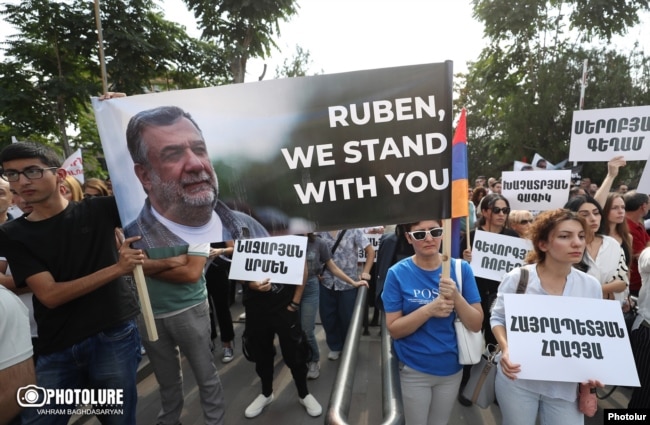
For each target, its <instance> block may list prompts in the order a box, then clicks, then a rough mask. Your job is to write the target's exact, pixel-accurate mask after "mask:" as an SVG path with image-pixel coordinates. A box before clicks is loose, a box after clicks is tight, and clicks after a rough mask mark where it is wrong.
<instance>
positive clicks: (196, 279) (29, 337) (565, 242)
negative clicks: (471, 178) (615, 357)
mask: <svg viewBox="0 0 650 425" xmlns="http://www.w3.org/2000/svg"><path fill="white" fill-rule="evenodd" d="M127 140H128V143H129V152H130V154H131V156H132V159H133V161H134V163H135V171H136V175H137V177H138V179H139V181H140V183H141V184H142V187H143V189H144V190H145V191H146V193H147V200H146V202H145V204H144V205H143V206H142V210H141V212H140V214H139V215H138V217H137V219H136V220H134V221H133V222H131V223H121V222H120V219H119V215H118V211H117V204H116V202H115V199H114V197H113V196H112V192H111V188H110V181H102V180H100V179H88V180H86V181H85V182H84V184H80V183H79V181H77V180H76V179H75V178H73V177H70V176H67V175H66V172H65V170H63V169H62V168H61V160H60V158H58V156H57V155H56V154H55V153H54V152H53V151H52V150H51V149H49V148H47V147H45V146H43V145H40V144H36V143H30V142H21V143H16V144H12V145H10V146H8V147H6V148H5V149H4V150H2V152H0V166H1V167H2V180H0V222H1V223H3V224H2V225H0V256H1V257H0V272H2V274H1V275H0V306H2V308H3V310H2V314H3V315H5V316H6V314H11V317H10V319H11V320H5V319H4V318H3V319H1V320H0V341H2V347H1V348H0V382H2V385H1V386H0V387H1V388H0V424H5V423H9V424H22V423H25V424H33V423H44V424H67V423H68V420H69V415H66V414H52V415H39V414H37V411H36V409H35V408H33V407H27V408H24V409H21V405H20V403H17V399H16V394H17V391H18V389H19V388H25V387H27V386H28V385H38V386H40V387H45V388H70V389H77V388H88V389H102V388H104V389H105V388H119V389H121V390H123V394H124V396H123V399H124V404H123V414H122V415H120V416H119V417H116V416H113V415H110V414H106V415H98V417H99V419H100V421H101V422H102V423H106V424H113V423H114V424H118V423H120V424H135V413H136V403H137V386H136V371H137V366H138V363H139V362H140V360H141V356H142V351H141V348H142V347H141V344H142V345H144V349H145V352H146V354H147V356H149V360H150V362H151V364H152V366H153V371H154V374H155V377H156V379H157V381H158V384H159V391H160V399H161V409H160V413H159V415H158V419H157V423H158V424H163V425H176V424H179V423H180V418H181V413H182V410H183V402H184V394H183V388H182V387H183V376H182V372H181V369H180V356H181V355H183V356H185V357H186V358H187V360H188V362H189V364H190V366H191V369H192V372H193V373H194V375H195V378H196V381H197V384H198V387H199V398H200V401H201V406H202V408H203V414H204V419H205V423H206V424H223V423H224V412H225V409H227V408H228V406H227V405H226V403H225V397H224V389H223V388H222V385H221V381H220V378H219V373H218V368H217V364H216V360H215V359H218V358H220V359H221V362H223V363H228V362H230V361H232V360H233V358H234V357H235V356H236V355H237V354H238V353H239V352H240V350H237V351H236V350H235V341H234V336H235V333H234V328H233V322H232V317H231V315H230V306H231V304H232V301H233V299H234V296H233V292H234V291H236V290H237V288H238V285H239V286H241V288H242V302H243V304H244V307H245V312H246V314H245V330H244V338H243V341H242V345H243V346H242V347H240V349H241V352H243V353H244V354H245V355H246V357H247V358H248V359H249V360H250V361H251V362H252V364H251V367H254V369H255V371H256V373H257V374H258V376H259V378H260V392H259V394H258V395H255V394H251V403H250V405H249V406H248V407H247V408H246V409H245V412H242V414H243V415H244V416H245V417H246V418H253V417H256V416H258V415H260V414H262V413H263V411H264V408H265V407H266V406H268V405H269V404H270V403H272V402H273V400H274V393H273V374H274V357H275V355H276V352H275V348H274V339H275V336H276V335H277V336H278V339H279V345H280V351H281V355H282V358H283V360H284V363H285V364H286V366H287V367H288V368H289V369H290V371H291V375H292V377H293V380H294V383H295V386H296V389H297V393H298V400H297V402H298V403H297V404H299V405H301V406H303V407H304V409H305V411H306V413H307V414H308V415H310V416H314V417H315V416H320V415H321V414H322V410H323V409H322V406H321V404H322V402H324V400H320V401H318V400H316V398H315V397H314V396H313V395H312V394H311V393H310V391H309V388H308V382H309V380H314V379H317V378H319V376H320V361H321V356H320V352H319V349H318V344H317V343H316V340H315V336H314V328H315V322H316V316H317V314H319V315H320V319H321V322H322V325H323V329H324V332H325V340H326V344H327V347H328V349H329V352H328V353H327V359H328V361H337V360H338V359H339V357H340V355H341V352H342V351H343V349H344V342H345V337H346V335H347V333H348V329H349V326H350V321H351V317H352V313H353V308H354V303H355V299H356V294H357V290H358V288H359V287H360V286H368V285H369V284H370V285H372V286H373V289H374V291H375V292H376V294H377V296H376V299H374V298H373V299H372V300H371V302H372V303H373V305H374V307H375V308H376V309H383V310H384V311H385V312H386V315H385V320H386V325H387V328H388V330H389V333H390V335H391V337H392V338H393V341H394V350H395V353H396V356H397V357H398V359H399V362H400V363H399V364H400V381H401V386H402V396H403V400H404V407H405V414H406V419H407V423H408V424H420V423H421V424H434V423H435V424H438V423H440V424H445V423H447V422H448V420H449V417H450V415H451V407H452V404H453V403H452V402H453V400H454V399H458V401H459V402H460V403H461V404H462V405H464V406H469V405H471V404H472V402H471V401H470V400H468V399H467V398H465V397H464V396H463V395H462V391H463V387H464V386H465V385H466V384H467V381H468V379H469V375H470V368H469V367H465V368H463V366H462V365H460V364H459V363H458V360H457V350H458V348H457V346H456V342H455V331H454V326H453V322H454V319H455V318H456V317H458V318H459V319H460V320H461V321H462V322H463V323H464V324H465V326H466V327H467V328H471V329H473V330H479V329H481V330H482V331H483V332H484V335H485V339H486V342H487V343H490V344H499V346H500V347H501V350H502V357H501V360H500V364H499V373H498V375H497V381H496V382H497V385H496V389H497V400H498V403H499V406H500V408H501V411H502V414H503V423H505V424H521V423H531V424H534V423H535V420H536V418H537V416H538V412H541V413H539V415H541V418H540V420H542V422H543V423H582V422H581V421H582V420H583V417H582V413H580V412H579V411H578V409H577V399H576V393H577V391H576V390H577V384H578V383H575V384H573V383H564V384H558V383H554V382H546V381H535V382H533V383H531V381H527V380H523V379H522V380H516V379H515V378H516V376H517V373H518V372H519V370H520V365H518V364H514V363H512V362H511V361H510V360H509V356H508V339H507V330H506V327H504V316H503V295H504V294H505V293H508V292H515V289H516V286H517V285H516V284H517V281H518V280H519V278H520V274H519V273H520V272H519V269H516V270H513V271H510V272H508V273H507V274H506V275H505V276H504V277H503V279H502V280H500V281H497V280H491V279H486V278H482V277H475V276H474V273H473V271H472V268H471V266H470V264H469V263H470V262H471V261H472V243H473V241H474V237H475V235H476V232H477V231H484V232H490V233H494V234H499V235H504V236H509V237H513V238H525V239H528V240H530V241H531V243H532V246H533V250H532V251H531V253H530V255H529V258H527V264H528V265H527V266H526V267H527V268H528V269H529V273H530V277H529V280H528V291H529V293H535V294H542V295H564V296H580V297H589V298H604V299H610V300H615V301H617V302H618V303H620V306H621V309H622V311H623V312H624V313H626V315H628V316H629V317H630V318H631V319H630V340H631V344H632V350H633V353H634V356H635V362H636V368H637V371H638V374H639V378H640V379H641V387H639V388H635V389H634V390H633V393H632V397H631V400H630V403H629V407H630V408H650V365H649V362H650V355H649V353H650V293H649V292H650V289H649V287H650V284H648V283H647V280H648V279H649V277H650V235H649V234H648V231H647V230H646V229H647V227H648V225H650V220H649V219H648V217H647V216H648V212H649V211H650V201H649V198H648V195H647V194H642V193H639V192H637V191H635V190H630V189H629V188H628V185H627V184H625V183H624V182H620V181H617V180H616V179H617V175H618V169H619V168H620V167H621V166H624V165H625V161H622V160H621V159H620V158H614V159H613V160H612V161H610V162H609V163H608V174H607V177H606V178H605V180H604V181H603V182H602V184H601V185H600V186H598V185H597V184H596V183H595V182H592V181H591V180H590V179H588V178H586V177H585V178H583V179H582V180H581V181H580V183H579V184H576V185H575V186H574V187H572V188H571V190H570V191H569V199H568V201H567V204H566V205H565V208H563V209H558V210H553V211H547V212H541V213H540V212H537V211H528V210H521V209H520V210H511V208H510V202H509V200H508V199H507V198H506V197H505V196H504V195H503V194H502V187H501V182H500V181H499V179H498V178H493V177H491V178H485V177H483V176H479V177H478V178H476V180H475V182H474V183H475V185H474V187H473V188H470V190H469V192H468V203H469V205H470V208H469V211H470V214H471V215H470V216H469V217H467V218H466V220H467V224H468V226H467V229H469V232H466V231H463V233H462V236H461V241H460V246H462V247H465V249H463V250H462V253H461V255H460V257H461V258H458V259H454V260H453V261H452V263H453V264H454V266H455V267H454V268H453V270H452V272H451V274H450V276H449V277H444V276H443V275H442V261H443V256H442V254H443V252H442V247H441V240H442V238H443V236H447V235H443V227H442V221H441V220H440V218H438V217H430V218H428V219H426V220H422V221H419V222H415V223H401V224H398V225H396V226H386V231H385V233H384V234H383V236H382V238H381V241H380V245H379V250H378V254H377V261H376V263H375V262H374V259H375V250H374V248H373V247H372V244H371V243H370V241H369V240H368V238H367V237H366V236H365V234H366V233H369V229H341V230H335V231H330V232H322V233H308V232H305V234H306V235H307V236H308V238H309V243H308V248H307V258H306V265H305V273H304V281H303V285H286V284H279V283H277V282H272V281H271V280H270V279H263V280H261V281H256V282H241V281H239V282H232V281H230V280H229V278H228V271H229V268H230V259H231V257H232V254H233V243H232V241H233V240H238V239H245V238H256V237H265V236H268V235H271V234H277V233H278V232H279V231H280V230H279V227H282V226H283V225H282V224H279V222H278V221H277V220H275V221H274V222H273V224H269V220H267V219H266V214H263V213H262V212H261V211H260V214H259V216H258V215H256V214H255V211H243V212H242V211H241V209H242V208H239V210H238V208H237V207H232V206H230V205H228V204H227V203H225V202H223V201H222V200H220V199H218V190H217V188H218V182H217V176H216V173H215V172H214V169H213V168H212V165H211V162H210V160H209V158H208V157H207V151H206V150H205V149H204V142H203V141H202V135H201V131H200V129H199V127H198V125H197V124H196V122H194V120H193V119H192V117H191V116H190V115H189V114H187V113H186V112H184V111H182V110H180V109H179V108H155V109H152V110H149V111H143V112H142V113H139V114H137V115H136V116H134V117H133V118H132V120H131V122H130V123H129V127H128V130H127ZM170 150H173V152H174V153H173V158H174V159H173V164H171V165H170V163H169V161H170V160H169V154H168V152H169V151H170ZM541 165H543V164H541V163H539V164H537V167H538V168H543V167H541ZM615 183H616V185H615ZM188 185H189V186H191V187H192V188H191V190H190V189H187V188H186V187H187V186H188ZM12 205H15V206H16V207H17V208H19V209H18V211H19V212H20V214H22V215H20V216H18V215H17V216H12V215H11V214H10V213H8V210H9V208H10V207H11V206H12ZM424 215H426V214H424ZM644 220H647V221H644ZM284 227H285V230H286V227H287V225H286V223H285V224H284ZM122 228H124V230H125V233H126V235H125V234H124V233H123V232H122V230H121V229H122ZM463 228H465V227H464V226H463ZM372 231H375V232H376V231H384V228H379V229H372ZM205 234H214V235H217V236H216V237H215V240H216V242H215V243H213V244H210V243H208V242H209V241H206V240H203V239H201V238H202V235H205ZM73 242H74V243H73ZM360 251H363V252H364V253H365V258H366V261H365V262H361V261H359V252H360ZM576 252H578V253H579V254H580V255H577V256H576ZM373 265H374V267H373ZM456 266H457V267H456ZM140 267H141V268H142V271H143V273H144V275H145V280H146V285H147V288H148V291H149V297H150V302H151V307H152V310H153V315H154V321H155V325H156V328H157V330H158V339H157V340H156V341H149V340H148V339H146V338H140V335H141V334H142V335H144V334H145V332H146V324H145V321H144V319H143V317H142V316H141V315H140V314H139V313H140V306H139V303H138V299H137V293H136V291H135V289H134V285H133V280H132V279H131V275H132V273H133V271H134V270H136V268H140ZM5 288H6V289H8V290H5ZM427 291H428V292H427ZM413 294H419V295H413ZM19 297H20V298H19ZM9 312H11V313H9ZM633 312H638V314H637V315H634V314H632V313H633ZM215 316H216V317H217V321H216V322H215V320H214V318H215ZM7 319H9V318H7ZM217 327H218V328H219V332H217ZM217 336H219V339H220V341H219V342H220V344H221V347H220V350H217V346H216V343H215V340H216V339H217ZM215 351H217V352H216V353H215ZM540 382H541V383H540ZM584 384H585V385H588V386H589V387H591V388H595V387H599V386H602V384H601V383H600V382H598V381H596V380H591V381H589V382H587V383H584ZM22 395H23V396H25V397H26V395H25V394H22ZM19 396H20V394H19ZM37 396H38V397H39V398H36V399H28V400H24V401H25V403H23V404H25V405H34V406H36V405H38V404H39V402H40V401H42V400H43V397H44V395H43V394H37ZM48 407H51V408H53V409H56V408H67V407H70V404H66V403H65V402H64V401H61V400H58V401H56V402H54V403H53V404H51V405H50V406H48ZM72 407H74V406H72ZM549 412H550V413H549ZM549 421H550V422H549ZM558 421H559V422H558Z"/></svg>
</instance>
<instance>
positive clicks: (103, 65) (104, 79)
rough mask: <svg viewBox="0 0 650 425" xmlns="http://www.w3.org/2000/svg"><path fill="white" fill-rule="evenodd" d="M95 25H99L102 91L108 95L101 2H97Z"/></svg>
mask: <svg viewBox="0 0 650 425" xmlns="http://www.w3.org/2000/svg"><path fill="white" fill-rule="evenodd" d="M95 24H96V25H97V40H98V41H99V68H100V70H101V75H102V91H103V93H104V95H106V93H108V78H107V77H106V60H105V59H104V36H103V35H102V20H101V18H100V15H99V0H95Z"/></svg>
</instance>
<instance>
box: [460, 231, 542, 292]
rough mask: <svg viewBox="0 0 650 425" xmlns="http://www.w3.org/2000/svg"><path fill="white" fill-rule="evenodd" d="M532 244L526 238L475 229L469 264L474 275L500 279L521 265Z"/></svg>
mask: <svg viewBox="0 0 650 425" xmlns="http://www.w3.org/2000/svg"><path fill="white" fill-rule="evenodd" d="M531 249H533V245H532V243H531V242H530V240H528V239H524V238H515V237H513V236H506V235H501V234H499V233H492V232H485V231H483V230H477V231H476V232H474V242H472V261H471V263H470V265H471V266H472V270H473V271H474V276H478V277H484V278H486V279H490V280H496V281H500V280H501V279H502V278H503V275H504V274H506V273H508V272H509V271H510V270H512V269H514V268H515V267H521V266H522V265H523V264H524V259H525V258H526V254H528V251H530V250H531Z"/></svg>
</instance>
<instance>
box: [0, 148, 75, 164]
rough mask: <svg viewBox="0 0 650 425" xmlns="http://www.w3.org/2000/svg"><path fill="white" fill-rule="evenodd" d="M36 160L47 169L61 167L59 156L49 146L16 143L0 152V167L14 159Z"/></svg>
mask: <svg viewBox="0 0 650 425" xmlns="http://www.w3.org/2000/svg"><path fill="white" fill-rule="evenodd" d="M32 158H36V159H38V160H40V161H41V162H42V163H43V164H45V165H47V166H48V167H57V168H59V167H61V164H62V161H61V157H60V156H59V154H57V153H56V152H55V151H54V149H52V148H51V147H49V146H46V145H43V144H40V143H34V142H18V143H12V144H10V145H8V146H6V147H5V148H4V149H3V150H2V152H0V166H1V165H3V164H4V163H5V162H7V161H13V160H15V159H32Z"/></svg>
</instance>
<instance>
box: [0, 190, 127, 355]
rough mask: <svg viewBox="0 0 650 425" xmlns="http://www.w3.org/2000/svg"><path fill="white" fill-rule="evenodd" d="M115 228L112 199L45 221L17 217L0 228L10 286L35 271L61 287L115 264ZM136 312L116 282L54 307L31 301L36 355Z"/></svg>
mask: <svg viewBox="0 0 650 425" xmlns="http://www.w3.org/2000/svg"><path fill="white" fill-rule="evenodd" d="M120 226H121V224H120V218H119V214H118V211H117V204H116V203H115V198H113V197H112V196H111V197H108V196H107V197H94V198H89V199H85V200H83V201H81V202H70V204H69V205H68V206H67V207H66V209H65V210H63V211H62V212H61V213H59V214H57V215H55V216H54V217H51V218H48V219H46V220H42V221H35V222H32V221H28V220H26V219H25V216H23V217H20V218H18V219H15V220H12V221H10V222H8V223H6V224H5V225H3V226H2V227H0V238H1V239H0V241H1V242H0V245H2V246H3V247H4V249H3V250H4V252H5V254H6V257H7V261H8V262H9V265H10V267H11V271H12V275H13V277H14V281H15V282H16V286H18V287H21V286H25V285H26V282H25V280H26V279H27V278H28V277H30V276H33V275H35V274H38V273H41V272H49V273H50V274H52V276H53V278H54V280H55V281H56V282H67V281H70V280H74V279H78V278H80V277H83V276H87V275H89V274H92V273H94V272H96V271H98V270H100V269H102V268H105V267H108V266H110V265H112V264H115V263H116V262H117V261H118V253H117V249H116V247H115V235H114V231H115V230H114V229H115V228H116V227H120ZM59 284H61V285H64V283H59ZM138 312H139V307H138V303H137V300H136V297H135V293H134V291H133V290H132V288H131V287H130V285H129V283H128V282H127V280H125V279H124V278H122V277H121V278H118V279H116V280H114V281H112V282H110V283H108V284H106V285H104V286H102V287H101V288H99V289H97V290H95V291H93V292H91V293H89V294H86V295H84V296H82V297H79V298H77V299H75V300H72V301H70V302H68V303H66V304H63V305H60V306H58V307H56V308H47V307H46V306H44V305H43V304H42V303H41V302H40V301H39V300H38V299H37V298H36V297H34V316H35V318H36V323H37V325H38V336H39V338H38V347H36V348H37V351H38V352H39V353H43V354H47V353H52V352H55V351H60V350H62V349H65V348H67V347H70V346H72V345H73V344H75V343H77V342H79V341H82V340H84V339H85V338H87V337H89V336H91V335H94V334H96V333H98V332H100V331H102V330H104V329H108V328H110V327H113V326H116V325H118V324H120V323H122V322H124V321H125V320H127V319H130V318H133V317H135V316H136V315H137V314H138Z"/></svg>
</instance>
